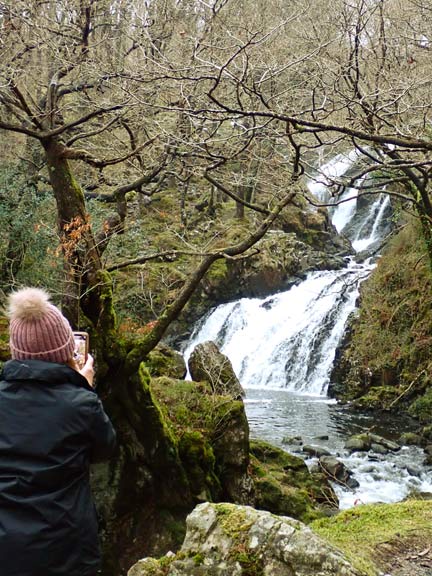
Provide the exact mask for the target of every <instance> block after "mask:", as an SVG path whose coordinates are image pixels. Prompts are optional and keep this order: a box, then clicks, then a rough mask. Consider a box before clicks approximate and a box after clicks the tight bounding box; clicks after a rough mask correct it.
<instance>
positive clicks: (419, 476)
mask: <svg viewBox="0 0 432 576" xmlns="http://www.w3.org/2000/svg"><path fill="white" fill-rule="evenodd" d="M356 158H357V154H356V152H355V151H352V152H350V153H349V154H346V155H342V154H341V155H338V156H336V157H335V158H333V159H332V160H331V161H330V162H328V163H327V164H325V165H324V166H322V167H321V168H320V174H321V176H320V179H319V181H317V180H315V181H312V180H311V181H310V183H309V188H310V190H311V192H313V194H314V195H315V196H316V197H317V198H318V199H319V200H321V201H324V202H329V199H330V197H329V194H328V185H327V184H328V181H327V180H328V179H331V178H335V177H338V176H341V175H343V174H344V173H345V172H346V171H347V170H349V169H352V167H353V165H354V163H355V161H356ZM357 195H358V192H357V189H356V188H347V189H345V190H343V191H342V193H341V195H339V200H346V199H350V200H348V201H344V202H342V203H340V204H338V205H337V206H335V207H332V208H330V214H331V217H332V222H333V224H334V226H335V227H336V229H337V230H338V232H340V233H343V234H345V235H346V236H347V237H348V238H349V239H350V241H351V243H352V245H353V248H354V250H355V251H356V252H358V253H360V252H361V255H362V262H361V263H358V262H356V261H355V260H354V258H352V257H350V258H347V259H346V266H345V267H344V268H343V269H341V270H331V271H328V270H327V271H318V272H311V273H309V274H308V275H307V277H306V279H305V280H304V281H302V282H300V283H299V284H297V285H295V286H293V287H292V288H290V289H289V290H287V291H285V292H279V293H277V294H274V295H271V296H267V297H266V298H242V299H240V300H237V301H234V302H230V303H228V304H222V305H220V306H218V307H217V308H215V309H213V310H212V311H211V312H210V313H209V314H208V315H207V317H206V318H205V319H204V320H203V321H202V322H201V323H200V324H199V326H197V327H196V329H195V331H194V333H193V334H192V337H191V339H190V341H189V343H188V345H187V348H186V350H185V351H184V355H185V358H186V359H187V358H188V357H189V355H190V353H191V352H192V350H193V348H194V347H195V346H196V345H197V344H198V343H200V342H204V341H207V340H213V341H214V342H216V344H217V345H218V346H219V348H220V350H221V351H222V352H223V353H224V354H226V355H227V356H228V358H229V359H230V360H231V362H232V365H233V368H234V371H235V372H236V374H237V376H238V377H239V380H240V382H241V384H242V386H243V388H244V389H245V392H246V397H245V408H246V413H247V417H248V421H249V426H250V432H251V437H252V438H258V439H263V440H267V441H269V442H271V443H273V444H275V445H277V446H279V447H282V448H284V449H285V450H288V451H290V452H296V451H298V450H300V448H298V447H295V446H292V445H291V444H290V443H289V441H288V438H289V437H292V436H301V438H302V441H303V442H304V443H305V444H313V445H318V446H322V447H324V448H327V449H328V450H329V451H330V452H331V453H332V454H335V455H336V456H337V457H338V458H339V459H340V460H342V461H343V462H344V463H345V464H346V466H347V467H348V468H350V469H351V470H352V471H353V476H354V478H355V479H356V480H357V481H358V482H359V487H358V488H356V489H355V490H350V489H347V488H343V487H341V486H339V485H335V486H334V488H335V490H336V492H337V495H338V497H339V501H340V508H341V509H343V508H349V507H351V506H353V505H357V504H361V503H370V502H397V501H400V500H402V499H403V498H405V497H406V496H407V495H408V494H409V493H411V492H413V491H416V492H421V493H432V471H431V469H430V468H429V469H428V468H425V467H424V466H423V464H422V462H423V460H424V454H423V451H422V450H421V449H420V448H417V447H414V446H409V447H403V448H402V449H401V450H400V451H398V452H396V453H389V454H386V455H384V456H383V455H378V454H370V453H354V454H352V455H349V454H348V452H346V451H345V450H344V442H345V440H346V439H347V437H349V436H351V435H352V434H358V433H361V432H365V431H369V430H373V431H374V433H377V434H380V435H382V436H384V437H386V438H388V439H393V440H394V439H397V438H398V436H399V435H400V434H401V433H402V432H403V431H405V430H408V429H409V423H408V422H406V423H404V422H402V421H401V419H396V418H393V419H392V418H386V419H383V418H382V417H381V416H380V417H379V419H377V418H376V417H373V416H371V415H368V414H359V413H358V412H353V411H351V410H350V409H349V407H344V406H340V405H338V404H337V403H336V402H335V401H332V400H329V398H328V397H327V388H328V384H329V379H330V372H331V369H332V366H333V362H334V357H335V350H336V347H337V345H338V344H339V342H340V341H341V339H342V337H343V333H344V329H345V324H346V321H347V318H348V316H349V315H350V313H351V312H352V311H353V310H354V309H355V303H356V300H357V297H358V294H359V286H360V284H361V282H362V281H363V280H365V279H366V278H367V277H368V276H369V274H370V273H371V271H372V270H373V268H374V266H375V262H374V260H373V259H372V258H371V257H368V255H367V252H368V251H369V252H370V253H372V252H371V251H372V250H373V249H374V248H375V247H376V246H378V245H379V244H380V242H381V241H382V239H383V238H384V237H385V236H386V235H387V234H388V232H389V229H390V228H389V219H390V216H391V208H390V203H389V197H388V195H386V194H385V193H380V192H379V191H378V192H377V194H376V195H374V196H370V197H369V201H368V202H367V203H365V202H364V201H363V200H362V201H360V200H359V199H358V197H357ZM299 455H301V454H299ZM313 461H314V460H313V459H307V460H306V462H307V463H308V464H312V463H313Z"/></svg>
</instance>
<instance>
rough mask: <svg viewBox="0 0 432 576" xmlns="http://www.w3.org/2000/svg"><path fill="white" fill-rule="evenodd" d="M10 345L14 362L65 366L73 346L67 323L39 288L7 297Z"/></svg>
mask: <svg viewBox="0 0 432 576" xmlns="http://www.w3.org/2000/svg"><path fill="white" fill-rule="evenodd" d="M8 315H9V319H10V323H9V345H10V349H11V355H12V358H14V359H15V360H46V361H48V362H59V363H61V364H64V363H66V362H67V361H68V360H70V359H71V358H73V353H74V348H75V343H74V337H73V332H72V329H71V327H70V324H69V322H68V321H67V320H66V318H65V317H64V316H63V314H62V313H61V312H60V310H59V309H58V308H56V307H55V306H54V305H53V304H51V302H50V301H49V294H47V293H46V292H45V291H44V290H41V289H40V288H23V289H22V290H18V291H17V292H13V293H12V294H10V296H9V307H8Z"/></svg>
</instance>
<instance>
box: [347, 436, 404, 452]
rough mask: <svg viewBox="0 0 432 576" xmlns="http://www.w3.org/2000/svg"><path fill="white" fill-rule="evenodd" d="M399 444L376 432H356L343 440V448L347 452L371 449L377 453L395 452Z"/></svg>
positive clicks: (398, 448)
mask: <svg viewBox="0 0 432 576" xmlns="http://www.w3.org/2000/svg"><path fill="white" fill-rule="evenodd" d="M400 448H401V447H400V446H399V444H396V442H392V441H391V440H387V439H386V438H383V437H382V436H378V434H356V435H355V436H351V438H349V439H348V440H347V441H346V442H345V449H346V450H348V451H349V452H367V451H368V450H372V451H373V452H376V453H378V454H387V452H389V451H390V452H397V451H398V450H400Z"/></svg>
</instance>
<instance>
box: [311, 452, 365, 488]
mask: <svg viewBox="0 0 432 576" xmlns="http://www.w3.org/2000/svg"><path fill="white" fill-rule="evenodd" d="M319 465H320V466H321V468H322V470H323V472H324V473H325V474H326V475H327V476H328V477H329V478H330V479H331V480H333V481H334V482H337V483H338V484H341V485H342V486H348V487H349V488H357V487H358V486H359V483H358V482H357V480H356V479H355V478H352V472H351V470H349V469H348V468H347V467H346V466H345V464H344V463H343V462H340V460H338V459H337V458H335V457H334V456H322V457H321V458H320V459H319Z"/></svg>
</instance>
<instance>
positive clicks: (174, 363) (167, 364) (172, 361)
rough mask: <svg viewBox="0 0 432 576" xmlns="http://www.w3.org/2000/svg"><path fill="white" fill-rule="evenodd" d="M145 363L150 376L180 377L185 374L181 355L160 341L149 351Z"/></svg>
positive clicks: (184, 364) (184, 365)
mask: <svg viewBox="0 0 432 576" xmlns="http://www.w3.org/2000/svg"><path fill="white" fill-rule="evenodd" d="M145 363H146V366H147V368H148V369H149V372H150V375H151V376H152V377H155V376H167V377H168V378H178V379H181V378H184V377H185V376H186V363H185V361H184V358H183V356H182V355H181V354H180V353H179V352H176V351H175V350H173V349H172V348H170V347H169V346H167V345H166V344H164V343H162V342H161V343H159V344H158V345H157V346H156V348H154V349H153V350H152V351H151V352H149V354H148V355H147V358H146V362H145Z"/></svg>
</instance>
